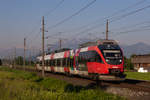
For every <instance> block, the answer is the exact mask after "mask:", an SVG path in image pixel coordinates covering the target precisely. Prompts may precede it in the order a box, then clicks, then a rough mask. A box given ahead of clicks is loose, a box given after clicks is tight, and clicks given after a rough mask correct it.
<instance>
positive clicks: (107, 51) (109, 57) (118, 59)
mask: <svg viewBox="0 0 150 100" xmlns="http://www.w3.org/2000/svg"><path fill="white" fill-rule="evenodd" d="M98 48H99V49H100V50H101V52H102V54H103V56H104V58H105V60H106V62H107V63H108V64H111V65H119V64H121V63H122V58H123V57H122V52H121V49H120V47H119V46H118V45H112V44H107V45H99V46H98Z"/></svg>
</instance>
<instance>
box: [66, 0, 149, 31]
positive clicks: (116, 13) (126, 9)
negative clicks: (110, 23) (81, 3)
mask: <svg viewBox="0 0 150 100" xmlns="http://www.w3.org/2000/svg"><path fill="white" fill-rule="evenodd" d="M144 2H146V0H140V1H138V2H136V3H134V4H132V5H129V6H128V7H126V8H123V9H121V10H119V11H116V12H114V13H113V14H111V15H109V16H107V17H103V18H98V19H97V20H95V21H93V22H90V23H88V24H85V25H83V26H80V27H78V28H74V29H71V30H69V31H67V32H71V31H76V30H81V29H84V28H86V27H88V26H90V25H91V24H95V23H98V24H97V25H99V26H103V25H104V24H99V22H100V21H104V20H107V19H112V18H113V17H114V16H116V15H118V14H120V13H124V12H125V11H128V10H129V9H131V8H134V7H136V6H138V5H140V4H142V3H144ZM97 25H94V26H93V27H95V26H97ZM93 27H92V28H93Z"/></svg>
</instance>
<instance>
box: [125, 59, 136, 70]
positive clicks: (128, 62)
mask: <svg viewBox="0 0 150 100" xmlns="http://www.w3.org/2000/svg"><path fill="white" fill-rule="evenodd" d="M124 68H125V69H128V70H133V69H134V66H133V64H132V62H131V58H126V57H124Z"/></svg>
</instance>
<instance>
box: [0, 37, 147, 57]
mask: <svg viewBox="0 0 150 100" xmlns="http://www.w3.org/2000/svg"><path fill="white" fill-rule="evenodd" d="M87 41H89V40H88V39H86V38H85V39H82V40H81V39H74V40H72V41H68V42H65V43H62V47H63V48H67V47H69V48H72V49H75V48H78V44H80V43H84V42H87ZM119 45H120V46H121V48H122V49H123V53H124V56H126V57H128V58H129V57H130V56H131V55H132V54H137V55H138V54H150V45H148V44H145V43H143V42H139V43H136V44H132V45H121V44H119ZM58 47H59V45H58V44H57V45H56V48H58ZM56 48H52V50H53V49H56ZM30 52H32V54H31V55H32V56H36V55H37V54H39V50H37V49H36V50H34V54H33V51H31V50H26V58H28V57H29V54H30ZM23 55H24V49H23V48H17V49H16V56H23ZM8 56H11V57H12V56H14V50H13V49H6V50H4V49H0V57H8Z"/></svg>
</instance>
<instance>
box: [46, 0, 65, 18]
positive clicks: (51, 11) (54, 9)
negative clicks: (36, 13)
mask: <svg viewBox="0 0 150 100" xmlns="http://www.w3.org/2000/svg"><path fill="white" fill-rule="evenodd" d="M64 1H65V0H61V1H60V2H59V3H58V4H57V5H56V6H55V7H54V8H53V9H51V10H50V11H48V13H46V14H45V15H44V16H49V15H50V14H52V13H53V12H54V11H56V10H57V9H58V8H59V7H60V6H61V5H62V4H63V3H64Z"/></svg>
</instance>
